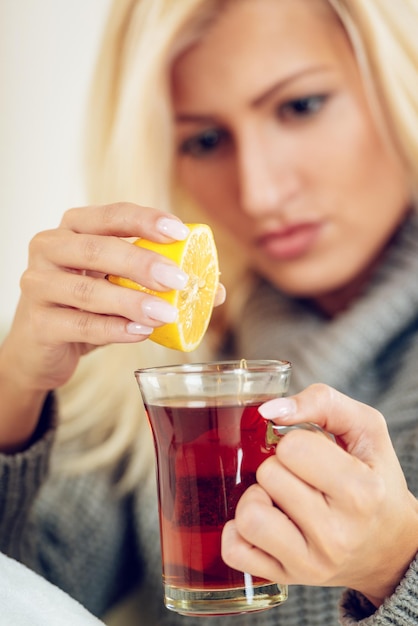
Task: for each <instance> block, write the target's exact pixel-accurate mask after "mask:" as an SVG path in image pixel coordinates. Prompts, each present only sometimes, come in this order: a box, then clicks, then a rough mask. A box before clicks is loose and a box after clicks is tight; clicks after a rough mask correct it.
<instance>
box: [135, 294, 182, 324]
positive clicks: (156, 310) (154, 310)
mask: <svg viewBox="0 0 418 626" xmlns="http://www.w3.org/2000/svg"><path fill="white" fill-rule="evenodd" d="M142 310H143V311H144V313H146V315H148V317H150V318H151V319H153V320H157V321H159V322H164V323H165V324H170V323H171V322H175V321H176V319H177V315H178V311H177V309H176V307H174V306H172V305H171V304H169V303H168V302H164V300H161V298H146V299H144V300H143V301H142Z"/></svg>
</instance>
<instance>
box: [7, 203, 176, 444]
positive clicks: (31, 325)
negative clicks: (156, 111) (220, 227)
mask: <svg viewBox="0 0 418 626" xmlns="http://www.w3.org/2000/svg"><path fill="white" fill-rule="evenodd" d="M186 233H187V229H185V228H184V226H182V224H181V222H180V221H179V220H177V219H176V218H174V217H173V216H169V215H167V214H164V213H162V212H160V211H156V210H154V209H150V208H145V207H139V206H138V205H134V204H131V203H117V204H112V205H108V206H94V207H84V208H78V209H71V210H69V211H67V212H66V213H65V214H64V216H63V219H62V221H61V224H60V226H59V227H58V228H56V229H53V230H50V231H46V232H43V233H39V234H38V235H36V236H35V237H34V238H33V240H32V242H31V244H30V249H29V261H28V268H27V270H26V271H25V273H24V275H23V277H22V280H21V292H22V293H21V298H20V301H19V304H18V308H17V311H16V315H15V318H14V320H13V323H12V326H11V329H10V332H9V333H8V335H7V337H6V338H5V340H4V342H3V345H2V346H1V349H0V397H1V406H0V450H1V451H3V452H6V453H12V452H16V451H18V450H23V449H24V448H25V446H26V445H28V444H29V443H30V441H31V437H32V435H33V433H34V431H35V429H36V426H37V422H38V419H39V415H40V411H41V408H42V405H43V403H44V401H45V398H46V395H47V393H48V392H49V391H50V390H53V389H56V388H57V387H59V386H61V385H63V384H64V383H65V382H66V381H68V380H69V379H70V378H71V376H72V374H73V372H74V370H75V368H76V367H77V364H78V361H79V359H80V358H81V357H82V356H83V355H84V354H85V353H87V352H90V351H91V350H93V349H94V348H95V347H97V346H103V345H106V344H109V343H120V342H125V343H137V342H140V341H143V340H144V339H146V338H147V337H148V335H149V332H151V330H152V328H154V327H156V326H160V325H161V324H162V323H164V322H163V320H161V319H159V316H158V308H157V312H156V309H155V304H156V303H158V302H160V300H159V299H158V298H157V297H155V296H152V295H149V294H146V293H142V292H139V291H134V290H132V289H125V288H121V287H119V286H117V285H112V284H111V283H110V282H108V281H107V280H104V277H105V275H106V274H109V273H114V274H119V275H121V276H126V277H128V278H131V279H132V280H134V281H135V282H139V283H141V284H143V285H144V286H146V287H148V288H149V289H152V290H156V291H165V290H167V289H169V288H170V286H169V285H167V284H162V283H163V282H164V281H163V279H161V280H158V277H159V276H160V274H159V273H158V272H157V270H158V267H159V264H162V263H164V264H165V266H167V264H168V265H170V266H173V264H172V263H171V262H170V261H168V260H167V259H164V260H161V257H159V256H156V255H155V254H154V253H152V252H150V251H147V250H143V249H141V248H138V247H137V246H132V245H130V244H129V243H128V242H127V241H126V240H125V239H124V238H126V237H132V236H135V237H147V238H149V239H153V240H155V241H158V242H169V241H172V240H173V239H175V238H181V237H182V236H186ZM173 268H174V269H175V266H173ZM176 271H177V270H176ZM163 274H164V275H165V279H164V280H165V281H167V277H166V275H167V272H164V273H163ZM167 306H168V305H167ZM153 311H154V313H153Z"/></svg>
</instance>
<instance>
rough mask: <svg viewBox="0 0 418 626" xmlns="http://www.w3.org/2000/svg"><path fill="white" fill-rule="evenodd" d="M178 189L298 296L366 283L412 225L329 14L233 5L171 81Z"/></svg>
mask: <svg viewBox="0 0 418 626" xmlns="http://www.w3.org/2000/svg"><path fill="white" fill-rule="evenodd" d="M172 97H173V106H174V113H175V120H176V121H175V131H176V146H177V154H176V166H177V173H178V177H179V180H180V183H181V185H182V186H183V187H184V188H185V189H186V190H187V191H188V192H189V194H191V196H192V197H193V198H194V199H195V200H196V201H197V202H198V204H199V205H200V206H201V207H202V208H203V209H204V211H205V212H206V213H207V214H208V221H210V220H211V218H213V219H215V220H216V221H217V222H220V223H221V224H223V226H225V227H226V228H227V229H228V231H230V233H232V234H233V236H235V237H236V238H237V239H238V240H239V241H240V242H241V244H244V246H245V248H246V250H247V258H248V259H249V260H250V262H251V264H252V266H253V267H255V268H256V269H257V270H258V271H259V272H260V273H261V274H263V275H264V276H265V277H267V278H268V279H269V280H270V281H271V282H272V283H273V284H275V285H276V286H278V287H279V288H281V289H282V290H284V291H286V292H288V293H291V294H295V295H298V296H307V297H313V298H316V299H318V300H320V298H321V296H324V295H326V294H330V293H333V292H335V291H336V290H341V288H344V287H347V288H349V286H350V285H352V284H353V283H356V282H358V279H359V277H361V276H362V275H364V274H365V273H367V268H369V267H370V266H371V265H372V264H373V263H374V261H375V259H376V258H377V257H378V256H379V253H380V252H381V251H382V249H383V247H384V246H385V244H386V243H387V241H388V239H389V238H390V236H391V234H392V233H393V231H394V230H395V229H396V227H397V225H398V224H399V222H400V221H401V220H402V218H403V216H404V215H405V212H406V209H407V207H408V201H409V189H408V185H407V181H406V176H405V173H404V171H403V168H402V166H401V164H400V162H399V159H398V157H397V156H396V154H395V153H394V151H393V150H392V149H391V147H390V146H389V143H388V142H387V141H385V140H383V139H382V136H381V134H380V133H379V131H378V129H377V124H376V122H375V120H374V116H373V113H372V112H371V110H370V108H369V105H368V102H367V100H366V96H365V93H364V89H363V85H362V81H361V78H360V75H359V72H358V68H357V65H356V61H355V58H354V56H353V53H352V50H351V47H350V44H349V43H348V40H347V38H346V36H345V33H344V31H343V29H342V27H341V26H340V25H339V23H338V21H337V19H336V17H335V15H334V14H333V13H332V12H331V10H330V9H329V8H328V6H327V4H326V3H324V2H322V1H321V0H309V1H307V0H257V2H252V1H251V0H241V1H240V2H233V3H231V4H229V5H228V7H227V8H226V9H225V11H224V12H223V13H222V14H221V15H220V17H219V18H218V19H217V21H216V22H214V23H213V24H212V25H211V27H210V28H209V29H208V30H207V32H206V33H205V35H204V36H203V37H202V38H200V39H199V41H198V42H197V43H196V44H195V45H193V46H192V47H190V48H189V49H187V50H186V51H185V52H184V53H183V54H182V55H181V56H180V57H179V58H178V59H177V60H176V62H175V64H174V66H173V72H172Z"/></svg>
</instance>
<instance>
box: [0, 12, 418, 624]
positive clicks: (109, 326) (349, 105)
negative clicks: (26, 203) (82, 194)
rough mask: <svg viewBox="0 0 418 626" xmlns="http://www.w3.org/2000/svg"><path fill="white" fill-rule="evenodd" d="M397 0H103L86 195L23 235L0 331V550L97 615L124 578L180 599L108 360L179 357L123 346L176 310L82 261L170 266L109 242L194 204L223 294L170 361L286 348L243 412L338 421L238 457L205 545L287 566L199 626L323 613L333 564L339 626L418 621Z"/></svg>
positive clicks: (149, 361) (164, 227)
mask: <svg viewBox="0 0 418 626" xmlns="http://www.w3.org/2000/svg"><path fill="white" fill-rule="evenodd" d="M417 9H418V6H417V3H416V2H415V1H412V0H409V1H407V0H403V2H402V3H396V7H394V4H393V3H392V2H391V0H386V1H385V0H380V1H379V2H375V3H373V4H372V3H365V2H364V1H363V0H356V1H354V0H351V1H348V0H346V1H344V0H333V1H332V2H331V0H329V1H326V0H309V2H308V1H307V0H258V1H257V2H256V3H255V2H252V1H251V0H235V1H233V2H232V1H231V2H226V1H222V2H221V1H216V0H212V1H211V0H184V1H182V2H181V3H180V2H179V3H172V2H170V1H169V0H166V1H163V0H148V1H145V0H142V1H140V0H136V1H134V0H124V1H123V2H122V1H120V0H118V1H117V2H115V3H114V6H113V9H112V12H111V15H110V16H109V22H108V28H107V32H106V34H105V39H104V43H103V50H102V55H101V59H100V63H99V66H98V71H97V75H96V82H95V85H94V98H93V105H92V117H91V122H90V127H89V131H90V152H89V155H88V164H89V165H90V166H91V168H90V169H91V171H90V174H91V177H90V180H91V181H92V182H91V189H90V191H91V197H92V202H94V203H95V204H94V205H92V206H90V207H85V208H83V209H73V210H70V211H68V212H67V213H66V214H65V215H64V217H63V219H62V222H61V225H60V227H59V228H58V229H56V230H53V231H50V232H47V233H41V234H39V235H37V236H36V237H35V238H34V240H33V242H32V244H31V249H30V258H29V266H28V270H27V272H26V273H25V275H24V276H23V279H22V298H21V301H20V303H19V306H18V310H17V313H16V317H15V320H14V322H13V325H12V327H11V329H10V332H9V334H8V336H7V338H6V339H5V341H4V343H3V346H2V351H1V353H0V367H1V373H2V376H1V385H2V399H3V401H2V406H3V407H4V408H3V412H4V416H3V419H2V431H1V433H0V434H1V438H2V439H1V441H2V442H3V445H2V448H3V450H4V451H5V453H6V454H4V455H3V457H2V464H3V465H2V471H3V484H4V490H3V511H4V513H3V515H2V520H1V521H2V527H1V533H0V537H1V539H2V546H3V549H4V550H7V551H8V552H9V553H11V554H12V555H14V556H17V557H18V558H20V559H21V560H24V561H25V562H26V563H28V564H30V566H31V567H33V568H34V569H37V570H39V571H41V572H43V573H44V574H45V575H47V576H48V577H49V578H50V579H52V580H53V582H54V583H55V584H58V585H59V586H61V587H62V588H64V589H65V590H67V591H69V592H70V593H71V594H72V595H73V596H75V597H76V598H77V599H79V600H80V601H81V602H82V603H84V604H85V605H86V606H87V607H88V608H89V609H91V610H93V612H95V613H96V614H101V613H102V611H103V610H104V609H105V608H106V607H107V606H109V604H111V602H112V601H113V599H114V598H116V597H117V595H118V593H120V592H121V591H123V590H126V588H127V586H128V583H129V582H130V581H131V580H132V581H133V582H136V581H137V579H138V577H142V578H141V581H142V586H143V589H144V594H145V595H144V597H145V599H146V600H145V603H144V606H145V607H146V609H147V611H148V612H149V621H150V623H152V624H157V623H158V624H165V623H166V624H181V623H183V622H184V620H185V619H186V618H182V617H180V616H178V615H175V614H170V613H168V612H167V611H165V610H164V608H163V607H162V603H161V597H160V595H159V593H160V569H159V553H158V549H157V546H156V544H157V542H158V536H157V530H156V529H157V526H158V524H157V517H156V507H155V485H154V476H153V472H152V460H151V453H150V452H149V450H150V449H151V445H150V443H149V433H148V431H147V429H146V427H145V426H144V420H143V419H142V417H141V416H140V414H139V408H138V407H139V398H138V397H137V396H138V395H139V394H138V392H137V390H136V389H135V387H134V385H133V384H132V380H131V376H132V369H133V368H134V367H138V366H140V365H143V364H146V365H153V364H155V363H156V362H161V361H162V360H170V361H171V362H173V361H178V360H179V358H180V355H177V354H174V355H173V354H170V355H167V352H166V351H164V350H163V349H158V350H157V348H155V347H154V346H152V345H151V344H150V345H148V344H146V343H145V344H143V345H141V346H139V347H138V348H137V349H136V348H135V346H131V345H129V344H131V343H142V342H143V341H144V340H145V339H146V337H147V335H148V334H149V332H150V328H152V327H154V326H156V325H158V324H162V323H164V322H167V321H171V320H172V319H173V317H174V316H175V311H173V310H171V309H168V308H167V307H163V306H162V304H161V302H160V301H159V299H158V298H150V296H147V295H144V294H141V293H138V292H134V291H131V290H128V289H122V288H119V287H117V286H115V285H111V284H109V283H107V282H106V281H104V280H103V276H104V275H105V274H106V273H113V274H115V273H117V274H121V275H123V276H127V277H129V278H131V279H133V280H135V281H137V282H141V283H142V284H144V285H146V286H148V287H150V288H152V289H156V290H164V289H167V288H170V287H175V288H177V287H178V284H179V283H178V281H179V280H181V277H180V278H179V275H178V270H177V268H175V267H174V266H170V267H167V265H165V266H164V268H162V267H161V264H156V265H153V264H151V263H150V259H149V257H147V255H146V254H145V252H144V251H141V250H140V249H138V248H134V247H133V246H129V244H128V243H127V242H125V241H123V240H122V239H120V238H123V237H131V236H144V237H147V238H151V239H154V240H156V241H169V240H170V239H181V238H182V237H184V236H185V234H186V232H185V230H184V227H183V226H182V223H181V222H180V221H179V219H176V218H174V217H170V211H171V210H173V212H174V213H175V214H176V215H177V216H179V217H181V218H182V219H185V218H187V220H188V221H197V220H198V219H203V220H205V221H207V222H209V223H211V225H213V227H214V229H215V232H216V239H217V243H218V246H219V248H220V252H221V267H222V276H223V281H224V283H225V284H226V286H227V291H228V299H227V302H226V304H225V305H224V306H223V307H220V308H219V314H218V311H217V312H216V315H215V316H214V320H213V327H212V332H211V334H210V335H208V342H207V345H206V349H207V351H206V352H204V353H201V354H194V355H193V359H194V360H198V359H200V358H207V357H208V356H209V355H213V354H217V355H219V354H220V355H227V356H239V357H245V358H257V357H263V358H269V357H278V356H279V357H282V358H287V359H289V360H291V361H292V362H293V364H294V372H295V374H294V377H293V392H297V391H301V390H302V389H304V391H302V393H300V394H299V395H296V396H294V398H293V399H291V400H287V401H285V402H286V404H284V405H283V401H282V403H281V404H280V403H279V404H277V403H273V405H266V406H265V407H264V408H263V412H264V414H265V416H266V418H274V419H279V420H280V419H281V420H284V419H287V420H288V422H289V421H290V422H292V421H299V420H303V419H305V418H309V419H310V420H311V421H314V422H317V423H319V424H321V425H323V426H325V427H327V428H330V430H332V431H333V432H334V433H335V434H336V435H337V437H338V440H339V443H340V444H341V446H340V447H337V446H335V445H334V444H331V443H329V444H328V442H325V443H327V447H326V448H324V445H325V444H324V441H325V440H320V438H316V439H314V440H312V437H310V438H307V437H309V433H307V434H306V435H305V434H303V433H296V434H295V433H293V434H292V436H290V435H288V436H287V437H286V439H285V442H284V443H285V445H284V446H282V445H281V446H280V447H279V448H278V453H277V456H276V457H275V458H274V459H273V461H272V462H269V463H268V464H266V465H263V466H262V468H261V469H260V472H259V483H260V484H259V485H258V486H257V487H256V488H255V489H253V490H250V491H249V492H247V493H246V494H245V495H244V497H243V499H242V502H241V503H240V505H239V507H238V509H237V518H236V520H235V522H232V523H231V524H229V525H228V526H227V527H226V529H225V533H228V534H227V535H226V539H227V540H226V542H225V543H226V547H225V549H224V558H225V559H226V560H228V561H229V562H230V563H231V564H232V565H233V566H234V567H238V568H239V567H243V566H245V567H246V568H249V569H251V570H253V571H258V572H260V573H263V572H264V573H265V572H268V573H269V575H270V574H272V575H274V576H276V577H277V578H278V579H280V582H289V583H291V584H292V585H296V584H299V583H302V584H303V585H305V586H302V587H296V586H292V587H291V589H290V597H289V600H288V601H287V602H286V603H285V604H283V605H282V606H280V607H279V608H278V609H277V610H276V609H274V610H270V611H267V612H265V613H263V614H260V615H258V616H257V617H255V616H254V615H252V616H251V615H247V616H239V618H222V623H223V624H227V623H230V622H233V621H234V620H235V621H236V620H237V619H239V623H240V624H250V623H251V624H253V623H260V624H266V625H268V624H286V626H292V625H293V624H295V625H296V624H304V625H308V626H309V625H310V624H312V625H313V624H318V623H321V624H327V625H328V624H329V625H331V624H336V623H337V621H338V611H339V609H338V600H339V597H340V595H341V589H338V588H337V586H343V587H346V586H347V587H350V588H351V591H349V592H347V594H346V595H345V596H344V600H343V604H342V606H343V610H342V614H341V620H342V623H343V624H354V623H358V622H360V621H361V620H362V619H363V618H367V621H366V622H364V623H367V624H383V623H385V624H386V623H390V624H397V625H404V624H412V623H417V624H418V611H417V608H416V607H417V606H418V603H417V598H416V594H417V592H416V584H415V581H416V576H417V565H416V562H415V560H414V559H415V554H416V550H417V545H416V536H417V527H418V521H417V504H416V499H415V497H414V496H413V495H412V494H417V493H418V478H417V477H418V474H417V471H416V469H417V466H416V459H417V458H418V457H417V454H416V447H417V445H418V423H417V411H418V394H417V390H416V381H415V376H414V371H415V370H414V367H413V366H414V363H415V360H416V358H417V356H418V355H417V350H418V346H417V311H418V285H417V281H416V275H417V274H416V271H417V269H418V254H417V246H418V244H417V243H416V242H417V241H418V238H417V236H416V235H417V230H418V218H417V216H416V214H415V208H414V195H415V188H416V181H417V179H418V172H417V166H416V163H417V159H416V155H417V152H418V139H417V137H416V133H415V134H414V129H415V123H416V117H417V111H418V101H417V96H416V95H415V93H414V89H413V88H412V87H410V86H411V85H414V84H415V81H416V78H417V71H418V70H417V65H418V49H417V45H418V44H417V43H416V36H415V33H416V23H417V15H418V14H417ZM114 198H124V199H126V200H129V201H130V203H117V204H110V205H109V204H107V205H106V204H105V203H108V202H109V201H111V200H113V199H114ZM133 203H137V204H133ZM139 205H141V206H139ZM144 207H158V209H151V208H144ZM225 251H226V252H225ZM176 281H177V282H176ZM109 344H113V345H112V346H109ZM96 346H108V347H106V348H105V349H104V350H95V351H93V347H96ZM87 352H91V354H90V355H89V356H88V357H87V356H85V355H86V353H87ZM83 355H84V356H83ZM82 356H83V358H82V359H81V358H80V357H82ZM79 361H80V363H79ZM93 368H94V371H93ZM76 370H77V371H76ZM318 381H321V382H322V383H325V384H326V385H327V386H325V385H324V384H323V385H320V386H315V385H314V386H309V385H310V384H311V383H314V382H318ZM330 386H331V387H332V388H331V387H330ZM61 387H62V389H61ZM58 388H59V391H58V392H56V393H51V392H52V391H53V390H58ZM305 388H306V389H305ZM333 388H335V389H336V390H338V391H334V390H333ZM342 394H345V395H342ZM57 398H58V402H57ZM289 403H290V404H289ZM5 407H6V408H5ZM372 407H373V408H372ZM57 412H58V414H59V415H60V417H61V419H60V426H59V428H58V430H57V437H58V440H60V439H61V444H60V445H54V446H52V441H53V435H54V423H55V419H56V418H55V415H56V414H57ZM382 415H383V416H384V418H385V419H386V422H387V425H388V427H389V431H390V435H391V439H392V442H393V445H394V448H395V450H396V454H397V457H398V458H397V457H396V455H395V453H394V451H393V449H392V445H391V442H390V439H389V437H388V435H387V432H386V425H385V422H384V420H383V417H382ZM58 444H59V442H58ZM330 446H332V447H330ZM52 447H53V450H54V454H53V455H52V470H54V471H48V464H49V458H50V450H51V448H52ZM298 450H302V451H304V452H305V454H304V456H303V459H302V461H303V462H301V461H300V456H299V457H298V453H297V451H298ZM286 451H287V455H286ZM298 458H299V464H298ZM292 459H295V461H294V462H293V461H292ZM398 459H399V461H400V463H401V466H402V470H403V473H402V470H401V467H400V464H399V461H398ZM330 466H332V470H333V471H332V472H330V471H329V469H330ZM70 470H71V471H73V470H76V471H77V473H75V474H74V475H72V474H71V472H70ZM330 474H332V478H333V479H334V481H335V482H333V481H331V480H328V481H326V480H325V478H327V477H330ZM404 475H405V477H406V479H407V483H408V486H407V484H406V482H405V478H404ZM278 477H280V480H282V479H285V480H287V481H288V484H289V489H288V490H286V494H288V496H287V497H285V496H284V495H283V494H281V493H278V492H277V491H278V490H277V488H276V485H277V478H278ZM41 486H42V489H41ZM118 487H119V492H118ZM291 494H294V498H295V501H292V497H291ZM272 502H273V503H276V504H277V505H278V506H279V507H280V509H281V510H282V511H283V512H284V513H280V511H279V510H278V509H276V510H274V509H273V513H274V515H272V514H271V513H272V507H271V503H272ZM324 502H325V503H326V504H327V506H326V507H325V506H324ZM267 510H268V513H267ZM260 520H261V522H260ZM263 520H265V521H263ZM307 520H308V521H307ZM270 521H271V522H272V523H273V525H274V526H273V529H271V530H272V532H270V529H267V530H268V533H265V537H263V536H261V537H260V534H259V533H258V532H257V527H258V528H260V529H262V530H263V532H264V531H265V530H266V522H270ZM369 524H370V527H369ZM275 529H277V535H280V536H281V537H283V541H280V540H277V537H274V536H273V537H272V535H274V534H275V533H274V531H275ZM324 536H325V538H326V541H324V539H323V537H324ZM267 538H268V541H266V540H267ZM229 540H231V543H230V545H231V546H233V548H234V549H229V548H228V544H229ZM232 542H233V543H232ZM249 546H250V549H249ZM251 546H254V548H253V547H251ZM286 546H291V548H292V549H291V550H286ZM301 563H303V566H301ZM311 585H312V586H311ZM318 585H325V586H324V587H318ZM398 585H399V586H398ZM187 620H188V623H189V624H192V623H193V618H187ZM208 621H209V622H213V621H216V620H213V619H209V618H208ZM198 622H199V623H200V624H204V623H205V620H204V619H202V618H199V620H198Z"/></svg>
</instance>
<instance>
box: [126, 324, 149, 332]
mask: <svg viewBox="0 0 418 626" xmlns="http://www.w3.org/2000/svg"><path fill="white" fill-rule="evenodd" d="M126 330H127V332H128V333H129V334H130V335H150V334H151V333H152V331H153V330H154V329H153V328H151V326H143V325H142V324H137V323H136V322H129V324H126Z"/></svg>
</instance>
